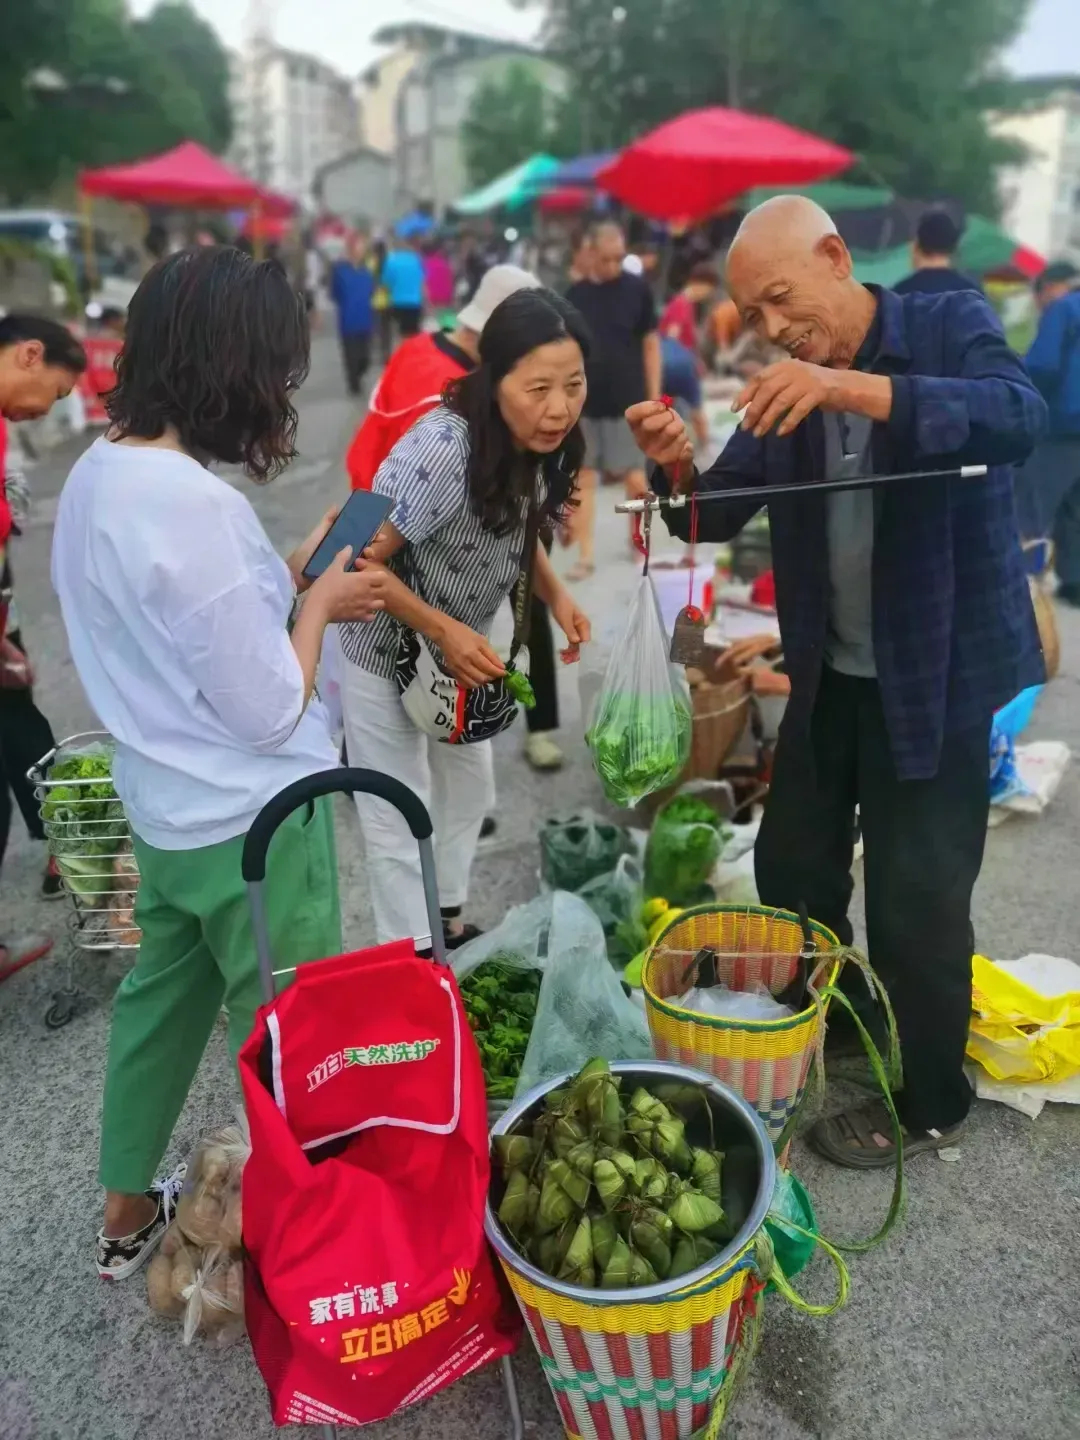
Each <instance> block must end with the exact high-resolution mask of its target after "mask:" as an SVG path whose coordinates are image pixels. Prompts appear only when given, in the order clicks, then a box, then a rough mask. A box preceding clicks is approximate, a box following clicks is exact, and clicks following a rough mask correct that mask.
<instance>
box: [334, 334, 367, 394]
mask: <svg viewBox="0 0 1080 1440" xmlns="http://www.w3.org/2000/svg"><path fill="white" fill-rule="evenodd" d="M341 357H342V359H343V360H344V362H345V383H346V384H347V385H348V387H349V394H350V395H359V394H360V387H361V385H362V384H363V383H364V376H365V375H366V374H367V368H368V365H369V364H370V363H371V336H370V335H369V334H368V333H367V331H364V333H363V334H361V335H342V337H341Z"/></svg>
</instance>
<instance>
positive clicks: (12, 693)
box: [0, 636, 56, 862]
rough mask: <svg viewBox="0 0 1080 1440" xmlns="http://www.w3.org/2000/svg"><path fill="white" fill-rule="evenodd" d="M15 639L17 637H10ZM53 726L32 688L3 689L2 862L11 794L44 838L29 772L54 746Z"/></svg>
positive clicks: (0, 734) (38, 837) (0, 743)
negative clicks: (39, 704)
mask: <svg viewBox="0 0 1080 1440" xmlns="http://www.w3.org/2000/svg"><path fill="white" fill-rule="evenodd" d="M8 638H9V639H15V640H16V643H17V638H18V637H17V636H9V637H8ZM55 744H56V741H55V739H54V738H53V732H52V727H51V725H50V724H49V722H48V720H46V718H45V716H44V715H43V714H42V713H41V711H40V710H39V709H38V708H37V706H36V705H35V704H34V696H33V693H32V691H30V690H0V862H2V861H3V858H4V852H5V850H6V849H7V843H8V838H9V836H10V834H11V818H12V813H13V812H12V806H11V797H12V795H14V797H15V800H16V802H17V804H18V806H19V809H20V810H21V811H22V817H23V820H24V822H25V824H26V828H27V830H28V831H29V833H30V835H31V837H32V838H33V839H34V840H44V839H45V830H44V827H43V826H42V823H41V811H40V809H39V808H38V803H37V800H36V799H35V798H34V787H33V786H32V785H31V784H30V782H29V780H27V778H26V772H27V770H29V768H30V766H31V765H34V764H36V763H37V761H39V760H40V759H41V757H42V756H43V755H47V754H48V753H49V751H50V750H52V749H53V747H54V746H55Z"/></svg>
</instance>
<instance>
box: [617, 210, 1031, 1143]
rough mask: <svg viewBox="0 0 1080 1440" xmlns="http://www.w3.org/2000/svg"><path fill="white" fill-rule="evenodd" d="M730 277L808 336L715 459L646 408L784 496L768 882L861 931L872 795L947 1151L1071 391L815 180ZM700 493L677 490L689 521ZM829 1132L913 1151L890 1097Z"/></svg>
mask: <svg viewBox="0 0 1080 1440" xmlns="http://www.w3.org/2000/svg"><path fill="white" fill-rule="evenodd" d="M727 282H728V288H729V290H730V292H731V295H732V296H733V298H734V300H735V302H736V304H737V305H738V307H739V312H740V314H741V315H742V318H743V320H744V321H745V322H746V323H747V324H748V325H750V326H752V327H753V328H754V330H756V331H757V332H758V333H759V334H760V335H761V336H762V337H763V338H765V339H768V340H769V341H771V342H772V343H773V344H774V345H777V346H780V347H781V348H783V349H785V350H786V351H787V352H788V356H789V357H790V358H788V359H785V360H781V361H779V362H778V363H777V364H774V365H770V366H769V367H767V368H766V369H765V370H763V371H762V372H761V373H760V374H759V375H757V376H755V377H754V379H752V380H751V381H750V382H749V383H748V384H747V385H746V387H745V388H744V389H743V391H742V393H741V394H740V395H739V396H738V398H737V400H736V402H735V405H734V407H733V408H734V409H736V410H743V409H744V407H745V411H744V413H743V416H742V421H741V426H740V429H739V430H738V431H737V432H736V434H735V435H734V436H733V437H732V439H731V441H730V442H729V444H728V445H727V447H726V448H725V450H724V452H723V454H722V455H721V456H720V458H719V459H718V460H717V461H716V463H715V464H714V465H713V466H712V468H711V469H709V470H708V471H706V472H705V473H704V474H702V475H698V474H696V472H694V470H693V451H692V448H691V446H690V442H689V439H688V437H687V435H686V431H685V429H684V427H683V425H682V422H681V420H679V419H678V417H676V416H673V415H672V414H671V413H670V412H668V411H666V410H665V409H664V407H663V406H662V405H661V404H659V403H645V404H641V405H636V406H634V407H633V408H632V409H631V410H630V411H629V412H628V413H627V419H628V420H629V422H630V425H631V428H632V429H633V432H634V435H635V438H636V440H637V442H638V444H639V446H640V447H641V449H642V450H643V451H644V453H645V455H646V456H647V457H649V458H650V459H651V460H653V461H654V462H655V463H656V465H657V466H658V467H659V468H658V469H657V470H656V471H655V472H654V474H653V478H652V484H653V486H654V488H655V489H656V490H658V491H667V490H668V489H669V487H670V486H673V485H690V484H692V485H693V488H694V489H695V490H696V491H697V492H698V493H700V494H709V493H711V492H716V491H723V490H725V489H731V488H741V487H745V486H760V487H761V490H762V496H761V501H760V504H768V506H769V519H770V526H771V533H772V545H773V564H774V569H775V575H776V595H777V610H778V612H779V620H780V629H781V633H782V636H783V643H784V655H785V660H786V664H787V668H788V672H789V674H790V677H791V701H790V704H789V707H788V712H787V715H786V718H785V721H784V725H783V727H782V731H781V736H780V740H779V743H778V746H777V752H776V760H775V768H774V775H773V782H772V788H771V792H770V795H769V800H768V803H767V805H766V809H765V818H764V821H763V824H762V828H761V833H760V837H759V839H758V843H757V851H756V870H757V883H758V890H759V892H760V895H761V899H762V902H763V903H764V904H766V905H776V906H782V907H785V908H788V909H794V908H795V907H796V906H797V904H798V902H799V901H800V900H803V901H805V902H806V904H807V906H808V907H809V911H810V914H811V915H812V916H813V917H814V918H815V919H817V920H820V921H821V922H822V923H823V924H825V925H827V926H828V927H829V928H830V929H831V930H833V931H835V932H836V934H837V935H838V936H839V937H840V939H841V941H842V942H844V943H850V942H851V939H852V928H851V923H850V921H849V919H848V906H849V903H850V899H851V894H852V888H853V886H852V880H851V874H850V871H851V861H852V849H853V837H854V833H855V827H854V820H855V807H856V806H858V807H859V810H860V815H861V823H862V833H863V838H864V842H865V882H866V924H867V934H868V939H869V950H870V959H871V962H872V964H873V965H874V966H875V968H876V970H877V972H878V974H879V975H880V976H881V978H882V979H883V980H884V982H885V984H886V986H887V987H888V990H889V994H890V997H891V999H892V1003H893V1006H894V1008H895V1011H896V1017H897V1022H898V1025H899V1030H900V1039H901V1045H902V1051H903V1060H904V1075H905V1088H904V1092H903V1095H902V1096H901V1097H900V1111H901V1119H902V1121H903V1124H904V1126H905V1129H906V1131H907V1136H908V1138H907V1142H906V1143H907V1145H908V1147H909V1149H910V1150H911V1151H916V1152H917V1151H919V1150H928V1149H933V1148H937V1147H940V1146H942V1145H945V1144H948V1143H950V1142H951V1141H952V1140H953V1139H954V1138H955V1136H956V1135H957V1133H958V1132H959V1130H960V1128H961V1126H962V1124H963V1122H964V1119H965V1117H966V1115H967V1112H968V1107H969V1105H970V1099H971V1095H970V1089H969V1087H968V1084H967V1080H966V1079H965V1076H964V1073H963V1061H964V1047H965V1042H966V1036H967V1028H968V1018H969V1013H970V1009H971V955H972V949H973V942H974V935H973V931H972V927H971V892H972V888H973V886H974V884H975V881H976V879H977V877H978V874H979V868H980V866H981V864H982V855H983V844H984V840H985V835H986V824H987V812H988V806H989V799H988V770H989V759H988V756H989V737H990V724H991V717H992V715H993V712H994V710H995V709H997V708H998V707H999V706H1001V705H1003V704H1004V703H1005V702H1006V701H1008V700H1011V699H1012V697H1013V696H1014V695H1016V694H1017V692H1018V691H1020V690H1022V689H1024V687H1025V686H1028V685H1032V684H1035V683H1037V682H1038V681H1040V680H1042V678H1043V673H1044V670H1043V661H1042V655H1041V652H1040V648H1039V639H1038V631H1037V629H1036V625H1035V619H1034V615H1033V613H1032V606H1031V600H1030V597H1029V593H1028V586H1027V580H1026V577H1025V573H1024V567H1023V563H1022V559H1021V552H1020V546H1019V541H1018V537H1017V523H1016V513H1015V507H1014V502H1013V487H1012V470H1011V467H1012V466H1013V465H1014V464H1016V463H1018V462H1019V461H1022V460H1023V459H1024V458H1025V457H1026V456H1027V455H1028V454H1029V452H1030V451H1031V449H1032V447H1033V445H1034V444H1035V442H1036V440H1037V439H1038V438H1039V435H1040V434H1041V432H1042V430H1043V428H1044V425H1045V421H1046V410H1045V406H1044V405H1043V402H1042V400H1041V399H1040V397H1039V394H1038V392H1037V391H1036V390H1035V388H1034V387H1033V385H1032V384H1031V382H1030V381H1029V379H1028V377H1027V375H1026V374H1025V372H1024V368H1023V366H1022V364H1021V363H1020V361H1019V359H1018V358H1017V356H1016V355H1015V354H1014V353H1013V352H1012V350H1011V349H1010V348H1009V346H1008V345H1007V344H1006V342H1005V338H1004V335H1003V334H1002V331H1001V327H1000V325H999V324H998V321H997V319H996V317H995V315H994V313H993V311H992V310H991V309H990V307H989V306H988V305H987V303H986V301H985V300H984V299H983V298H982V296H981V295H979V294H976V293H975V292H967V293H955V294H948V295H941V296H928V295H920V294H914V295H905V296H898V295H895V294H893V293H892V292H891V291H888V290H882V289H879V288H878V287H877V286H873V285H861V284H859V282H858V281H857V280H856V279H855V278H854V276H853V274H852V264H851V257H850V255H849V254H848V251H847V248H846V247H845V245H844V242H843V241H842V240H841V239H840V237H839V235H838V234H837V233H836V227H835V226H834V225H833V223H832V221H831V220H830V218H829V216H828V215H826V214H825V212H824V211H823V210H821V209H820V208H819V207H818V206H816V205H813V204H811V203H810V202H809V201H807V200H805V199H802V198H799V197H794V196H785V197H781V198H779V199H775V200H771V201H769V202H768V203H767V204H765V205H762V206H759V207H758V209H756V210H754V211H752V212H751V213H750V214H749V215H748V216H747V217H746V219H745V220H744V222H743V225H742V227H741V229H740V230H739V232H738V234H737V236H736V239H735V241H734V243H733V244H732V247H731V251H730V254H729V256H728V264H727ZM967 464H986V465H988V466H989V467H990V470H989V473H988V475H987V477H986V478H985V479H983V480H961V479H960V478H958V477H957V478H952V479H935V480H920V481H912V482H907V483H905V482H898V483H897V484H896V485H893V486H886V487H876V488H873V489H870V490H862V491H841V492H834V493H830V494H827V495H820V496H818V495H807V496H792V497H788V498H783V499H777V500H775V501H773V502H772V503H770V502H769V499H768V491H769V487H770V486H774V485H784V484H791V483H792V482H800V481H815V480H816V481H824V480H828V479H839V478H854V477H857V476H862V475H867V474H882V475H884V474H888V473H896V472H901V471H907V470H915V469H930V470H932V469H945V468H947V467H956V466H960V465H967ZM691 477H692V478H691ZM689 508H690V507H687V509H685V510H676V511H673V512H665V518H666V519H667V522H668V527H669V529H671V531H672V532H673V533H675V534H677V535H679V536H680V537H681V538H683V539H686V538H688V536H689V523H690V515H689ZM758 508H760V505H759V503H758V502H754V501H751V502H749V503H746V502H736V503H732V504H722V503H713V504H706V505H702V506H701V507H700V509H699V511H698V536H699V538H700V539H704V540H717V541H722V540H729V539H731V537H732V536H733V535H735V534H736V533H737V532H738V531H739V530H740V529H741V527H742V526H743V525H744V524H745V523H746V522H747V521H748V520H749V519H750V517H751V516H752V515H753V514H754V512H755V511H756V510H757V509H758ZM856 988H862V989H865V987H861V986H860V987H856ZM860 1003H863V1001H862V997H860ZM834 1013H835V1007H834ZM837 1038H842V1037H838V1036H837V1034H836V1032H835V1031H834V1033H833V1035H830V1042H832V1041H834V1040H835V1039H837ZM813 1141H814V1144H815V1145H816V1147H817V1148H818V1149H819V1150H820V1151H821V1153H823V1154H824V1155H826V1156H827V1157H828V1158H830V1159H832V1160H834V1161H836V1162H838V1163H839V1164H842V1165H849V1166H851V1167H853V1168H860V1169H862V1168H872V1167H876V1166H879V1165H886V1164H891V1163H892V1161H893V1158H894V1147H893V1142H892V1136H891V1129H890V1125H889V1119H888V1115H887V1113H886V1111H885V1109H884V1106H883V1104H882V1102H881V1101H874V1102H871V1103H868V1104H865V1105H862V1106H857V1107H855V1108H853V1109H850V1110H848V1111H846V1112H845V1113H843V1114H841V1115H839V1116H836V1117H833V1118H832V1119H829V1120H825V1121H819V1122H818V1124H817V1126H815V1129H814V1131H813Z"/></svg>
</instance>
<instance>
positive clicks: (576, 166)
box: [548, 150, 619, 190]
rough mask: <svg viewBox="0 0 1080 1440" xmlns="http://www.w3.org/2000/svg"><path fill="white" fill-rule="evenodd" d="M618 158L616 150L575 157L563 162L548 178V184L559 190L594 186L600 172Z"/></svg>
mask: <svg viewBox="0 0 1080 1440" xmlns="http://www.w3.org/2000/svg"><path fill="white" fill-rule="evenodd" d="M618 158H619V152H618V151H617V150H601V151H598V152H596V153H595V154H593V155H577V156H575V157H574V159H573V160H563V161H562V162H561V163H560V165H559V168H558V169H557V170H556V171H554V172H553V173H552V174H551V175H549V176H548V184H549V185H551V186H552V187H553V188H556V189H560V190H561V189H574V188H576V187H578V186H586V185H595V184H596V177H597V175H598V174H599V173H600V171H601V170H604V169H606V168H607V166H609V165H610V164H611V163H612V162H613V161H615V160H617V159H618Z"/></svg>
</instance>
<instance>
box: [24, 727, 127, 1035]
mask: <svg viewBox="0 0 1080 1440" xmlns="http://www.w3.org/2000/svg"><path fill="white" fill-rule="evenodd" d="M111 746H112V737H111V736H109V735H108V734H106V732H105V731H102V730H88V731H84V732H82V733H81V734H78V735H70V736H69V737H68V738H67V739H66V740H62V741H61V742H60V743H59V744H58V745H57V746H56V747H55V749H53V750H50V751H49V753H48V754H47V755H43V756H42V757H41V759H40V760H39V761H38V762H37V764H36V765H32V766H31V767H30V769H29V770H28V771H27V779H28V780H29V781H30V783H31V784H32V785H33V786H34V797H35V799H36V800H37V801H38V804H39V805H40V806H41V814H42V824H43V826H44V829H45V838H46V841H47V842H48V846H49V854H50V855H51V857H52V858H53V860H54V861H55V862H56V867H57V869H58V870H59V872H60V879H61V883H62V884H63V887H64V891H65V893H66V894H67V896H68V899H69V900H70V902H71V911H70V914H69V917H68V927H67V928H68V941H69V944H68V947H67V956H66V962H65V967H66V968H65V971H64V975H65V979H66V984H65V986H64V988H62V989H60V990H57V991H56V992H55V993H54V994H53V997H52V1004H51V1005H50V1006H49V1009H48V1010H47V1011H46V1012H45V1024H46V1026H47V1027H48V1029H50V1030H58V1029H59V1028H60V1027H61V1026H63V1025H66V1024H67V1023H68V1021H69V1020H70V1019H71V1017H72V1016H73V1015H74V1013H75V1007H76V1004H77V1003H78V999H79V991H78V990H77V988H76V987H75V984H74V978H73V975H74V956H75V953H76V952H77V951H96V952H110V951H113V950H134V949H136V948H137V947H138V944H139V941H140V938H141V937H140V934H139V929H138V926H137V925H136V924H135V914H134V911H135V895H136V892H137V890H138V888H139V867H138V865H137V863H136V860H135V855H134V853H133V851H132V846H131V827H130V826H129V824H128V821H127V816H126V815H125V814H124V807H123V805H122V804H121V803H120V801H119V799H117V797H116V793H115V791H114V790H113V789H112V778H111V776H110V775H108V774H106V775H100V776H96V777H94V778H92V779H56V778H53V777H51V776H50V771H51V770H52V769H53V768H54V767H55V765H56V764H57V762H58V761H61V760H64V759H66V758H68V757H69V756H72V755H77V754H80V753H85V752H86V751H92V750H94V749H95V748H100V750H101V751H102V752H109V751H110V750H111Z"/></svg>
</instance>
